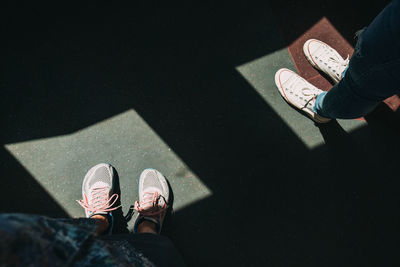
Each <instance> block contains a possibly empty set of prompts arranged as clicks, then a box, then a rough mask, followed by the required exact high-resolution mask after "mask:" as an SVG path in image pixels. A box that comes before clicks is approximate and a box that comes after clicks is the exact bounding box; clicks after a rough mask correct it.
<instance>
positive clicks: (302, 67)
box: [288, 17, 400, 111]
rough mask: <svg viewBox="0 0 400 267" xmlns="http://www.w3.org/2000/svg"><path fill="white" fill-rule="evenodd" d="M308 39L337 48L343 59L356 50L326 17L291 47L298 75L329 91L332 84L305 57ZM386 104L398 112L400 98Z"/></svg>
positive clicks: (390, 100) (396, 97)
mask: <svg viewBox="0 0 400 267" xmlns="http://www.w3.org/2000/svg"><path fill="white" fill-rule="evenodd" d="M308 39H318V40H321V41H323V42H325V43H327V44H328V45H330V46H332V47H333V48H335V49H336V50H337V51H338V52H339V54H340V55H341V56H342V57H343V58H346V57H347V56H348V55H349V56H350V57H351V55H352V54H353V51H354V49H353V47H352V46H351V45H350V44H349V43H348V42H347V41H346V40H345V39H344V38H343V36H342V35H341V34H340V33H339V32H338V31H337V30H336V29H335V27H334V26H333V25H332V24H331V23H330V21H329V20H328V19H327V18H325V17H323V18H322V19H321V20H320V21H318V22H317V23H316V24H315V25H314V26H313V27H311V28H310V29H309V30H308V31H307V32H305V33H304V34H303V35H301V36H300V37H299V38H298V39H297V40H296V41H294V42H293V43H292V44H291V45H289V47H288V50H289V53H290V55H291V56H292V59H293V62H294V65H295V66H296V69H297V72H298V74H299V75H300V76H302V77H303V78H305V79H306V80H307V81H309V82H310V83H312V84H313V85H315V86H316V87H318V88H320V89H321V90H324V91H328V90H329V89H330V88H331V87H332V84H331V83H330V82H329V81H328V80H327V79H326V78H324V77H323V76H322V75H321V74H320V73H319V72H318V71H317V70H316V69H314V68H313V67H312V66H311V64H310V63H308V61H307V59H306V58H305V56H304V53H303V44H304V43H305V42H306V41H307V40H308ZM384 102H385V103H386V104H387V105H388V106H389V107H390V108H391V109H392V110H393V111H396V110H397V109H398V108H399V106H400V98H399V97H398V96H397V95H395V96H392V97H390V98H388V99H386V100H385V101H384Z"/></svg>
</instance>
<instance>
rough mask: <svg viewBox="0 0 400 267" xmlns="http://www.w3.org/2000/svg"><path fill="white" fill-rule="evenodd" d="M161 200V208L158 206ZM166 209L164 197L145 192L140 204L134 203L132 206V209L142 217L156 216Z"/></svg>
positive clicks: (155, 193) (156, 193)
mask: <svg viewBox="0 0 400 267" xmlns="http://www.w3.org/2000/svg"><path fill="white" fill-rule="evenodd" d="M161 198H163V199H164V205H163V207H160V206H159V205H158V202H159V201H160V199H161ZM167 208H168V206H167V201H166V200H165V198H164V196H162V195H160V193H158V192H154V193H151V192H146V193H145V194H144V196H143V199H142V200H141V201H140V202H139V201H136V202H135V206H134V209H135V210H136V211H137V212H139V213H140V214H141V215H143V216H154V215H158V214H160V213H162V212H163V211H164V210H166V209H167Z"/></svg>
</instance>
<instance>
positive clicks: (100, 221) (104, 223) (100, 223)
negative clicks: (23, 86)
mask: <svg viewBox="0 0 400 267" xmlns="http://www.w3.org/2000/svg"><path fill="white" fill-rule="evenodd" d="M90 218H91V219H95V220H96V224H97V229H96V233H97V234H98V235H100V234H102V233H104V232H105V231H106V230H107V229H108V227H109V226H110V224H109V222H108V219H107V217H106V216H104V215H100V214H96V215H93V216H92V217H90Z"/></svg>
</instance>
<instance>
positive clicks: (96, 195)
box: [78, 163, 169, 233]
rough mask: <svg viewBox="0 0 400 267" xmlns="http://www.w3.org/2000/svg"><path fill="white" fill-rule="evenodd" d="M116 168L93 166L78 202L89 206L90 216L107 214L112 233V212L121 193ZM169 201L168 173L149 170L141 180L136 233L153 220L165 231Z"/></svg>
mask: <svg viewBox="0 0 400 267" xmlns="http://www.w3.org/2000/svg"><path fill="white" fill-rule="evenodd" d="M115 180H116V171H115V169H114V167H113V166H111V165H110V164H106V163H100V164H97V165H96V166H94V167H92V168H91V169H90V170H89V171H88V172H87V174H86V175H85V178H84V180H83V184H82V200H78V203H79V204H80V205H81V206H82V207H83V208H84V209H85V213H86V217H88V218H90V217H92V216H93V215H103V216H105V217H106V218H107V219H108V222H109V225H110V226H109V230H108V233H111V232H112V226H113V216H112V211H114V210H116V209H118V208H119V207H120V206H116V203H117V200H118V197H119V196H118V194H115V193H114V185H115ZM168 200H169V187H168V183H167V180H166V179H165V177H164V175H162V174H161V173H160V172H159V171H157V170H154V169H146V170H144V171H143V172H142V174H141V175H140V179H139V200H138V201H136V202H135V205H134V209H135V210H136V211H137V212H138V214H139V215H138V217H137V219H136V222H135V226H134V229H133V231H134V233H136V231H137V227H138V225H139V224H140V223H141V222H143V221H145V220H146V221H151V222H153V223H154V224H155V225H156V228H157V232H158V233H160V232H161V227H162V223H163V221H164V217H165V215H166V211H167V208H168Z"/></svg>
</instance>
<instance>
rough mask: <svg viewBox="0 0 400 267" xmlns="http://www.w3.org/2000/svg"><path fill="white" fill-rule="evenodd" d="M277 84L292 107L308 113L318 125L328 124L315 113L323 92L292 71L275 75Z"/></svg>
mask: <svg viewBox="0 0 400 267" xmlns="http://www.w3.org/2000/svg"><path fill="white" fill-rule="evenodd" d="M275 84H276V86H277V87H278V90H279V92H280V93H281V95H282V96H283V98H284V99H285V100H286V101H287V102H288V103H289V104H291V105H292V106H294V107H296V108H297V109H299V110H301V111H303V112H304V113H306V114H307V115H308V116H309V117H310V118H311V119H313V120H314V121H315V122H318V123H326V122H328V121H330V119H329V118H324V117H322V116H320V115H318V114H317V113H315V112H314V109H313V108H314V105H315V99H316V97H317V96H318V95H319V94H320V93H322V92H323V91H322V90H320V89H318V88H317V87H315V86H314V85H312V84H311V83H309V82H307V81H306V80H305V79H303V78H302V77H300V76H299V75H297V74H296V73H294V72H293V71H291V70H288V69H280V70H278V71H277V72H276V74H275Z"/></svg>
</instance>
